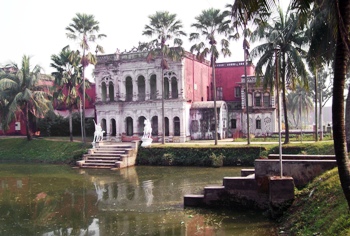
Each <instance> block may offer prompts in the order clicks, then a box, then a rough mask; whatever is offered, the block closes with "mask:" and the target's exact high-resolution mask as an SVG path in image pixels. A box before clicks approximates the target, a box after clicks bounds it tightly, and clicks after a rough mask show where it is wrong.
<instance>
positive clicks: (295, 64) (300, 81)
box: [251, 7, 308, 143]
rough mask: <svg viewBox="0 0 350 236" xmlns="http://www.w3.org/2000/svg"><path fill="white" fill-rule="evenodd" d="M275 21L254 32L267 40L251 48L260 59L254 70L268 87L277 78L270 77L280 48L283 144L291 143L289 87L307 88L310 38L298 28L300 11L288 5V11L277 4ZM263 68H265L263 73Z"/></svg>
mask: <svg viewBox="0 0 350 236" xmlns="http://www.w3.org/2000/svg"><path fill="white" fill-rule="evenodd" d="M272 23H273V24H270V23H266V24H262V25H260V26H259V27H258V28H257V29H256V31H255V32H254V33H253V35H254V37H253V39H254V40H256V39H259V40H261V39H263V40H265V41H266V42H265V43H263V44H261V45H259V46H257V47H255V48H254V49H253V50H252V51H251V56H252V57H253V58H259V60H258V62H257V65H256V68H255V71H256V74H257V76H258V79H259V78H260V75H262V74H265V75H264V86H265V88H266V87H267V86H268V85H269V87H270V88H271V89H273V84H274V81H273V80H271V78H273V76H272V77H271V75H273V74H274V71H275V70H276V69H275V65H274V63H275V61H276V60H274V59H273V55H274V53H275V50H276V46H277V47H278V48H279V56H278V60H279V63H278V64H279V68H278V70H279V71H280V75H281V76H280V78H278V79H280V80H281V81H277V82H278V84H279V85H280V88H277V89H281V90H282V104H283V112H284V123H285V140H284V143H289V122H288V114H287V102H286V97H287V93H286V89H287V86H288V88H289V89H292V90H294V89H295V88H296V85H299V86H301V87H302V88H306V89H308V80H307V79H308V73H307V70H306V66H305V63H304V60H303V59H304V58H305V57H306V54H307V52H306V51H305V50H303V49H302V46H303V45H305V44H306V43H307V42H308V41H307V40H308V39H307V37H306V35H305V31H304V30H302V29H301V28H299V26H300V22H299V18H298V17H297V14H295V13H293V12H290V8H288V10H287V12H286V14H284V13H283V10H282V8H280V7H278V17H276V18H275V19H274V20H273V22H272ZM263 68H266V70H265V73H263Z"/></svg>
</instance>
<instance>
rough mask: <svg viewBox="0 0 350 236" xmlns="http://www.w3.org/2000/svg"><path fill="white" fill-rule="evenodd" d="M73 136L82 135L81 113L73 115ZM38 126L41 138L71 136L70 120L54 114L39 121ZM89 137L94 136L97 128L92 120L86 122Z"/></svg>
mask: <svg viewBox="0 0 350 236" xmlns="http://www.w3.org/2000/svg"><path fill="white" fill-rule="evenodd" d="M72 118H73V122H72V123H73V135H74V136H79V135H81V123H80V113H73V115H72ZM37 126H38V127H39V129H40V135H41V136H44V137H45V136H69V118H68V117H67V118H63V117H62V116H59V115H56V114H55V113H54V112H49V113H48V114H47V115H46V116H45V118H43V119H39V120H38V123H37ZM85 128H86V134H87V136H93V133H94V130H95V126H94V122H93V120H92V119H90V118H88V119H86V122H85Z"/></svg>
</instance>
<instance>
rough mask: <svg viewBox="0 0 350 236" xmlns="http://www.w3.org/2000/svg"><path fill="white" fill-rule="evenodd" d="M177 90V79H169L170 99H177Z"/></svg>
mask: <svg viewBox="0 0 350 236" xmlns="http://www.w3.org/2000/svg"><path fill="white" fill-rule="evenodd" d="M178 97H179V90H178V87H177V79H176V78H175V77H172V78H171V98H178Z"/></svg>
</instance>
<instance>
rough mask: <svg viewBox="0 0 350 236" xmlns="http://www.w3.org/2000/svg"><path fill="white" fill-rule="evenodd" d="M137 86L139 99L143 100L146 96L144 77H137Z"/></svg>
mask: <svg viewBox="0 0 350 236" xmlns="http://www.w3.org/2000/svg"><path fill="white" fill-rule="evenodd" d="M137 86H138V91H139V96H138V97H139V101H145V98H146V87H145V77H143V76H142V75H140V76H139V77H138V79H137Z"/></svg>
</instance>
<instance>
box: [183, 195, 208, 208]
mask: <svg viewBox="0 0 350 236" xmlns="http://www.w3.org/2000/svg"><path fill="white" fill-rule="evenodd" d="M203 204H204V195H203V194H186V195H185V196H184V206H188V207H197V206H202V205H203Z"/></svg>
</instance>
